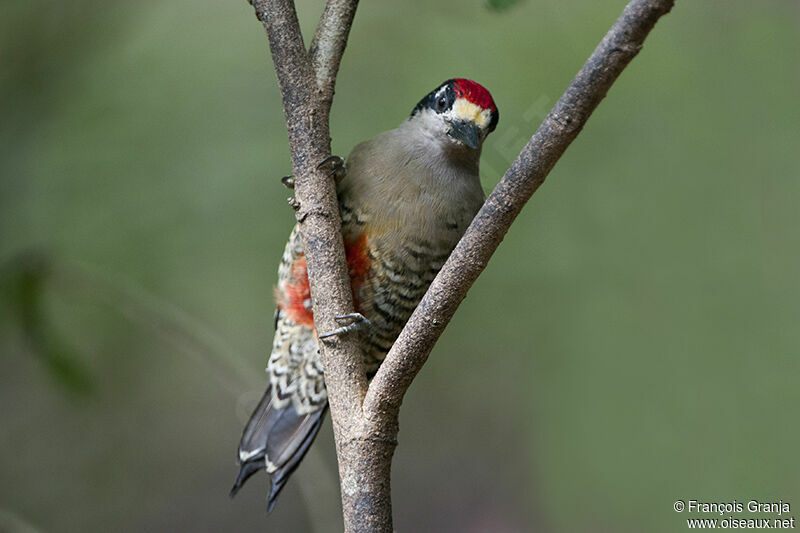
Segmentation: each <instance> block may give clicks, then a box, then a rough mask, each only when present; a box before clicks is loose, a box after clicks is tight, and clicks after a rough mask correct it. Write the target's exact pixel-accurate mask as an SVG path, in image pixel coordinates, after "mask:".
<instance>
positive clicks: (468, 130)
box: [447, 120, 481, 150]
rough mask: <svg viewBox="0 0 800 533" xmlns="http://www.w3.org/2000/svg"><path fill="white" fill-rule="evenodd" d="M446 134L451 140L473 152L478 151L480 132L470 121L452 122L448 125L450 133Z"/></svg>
mask: <svg viewBox="0 0 800 533" xmlns="http://www.w3.org/2000/svg"><path fill="white" fill-rule="evenodd" d="M447 134H448V135H449V136H450V137H452V138H453V139H455V140H457V141H460V142H462V143H464V144H465V145H467V146H469V147H470V148H472V149H473V150H477V149H478V143H479V142H480V138H481V132H480V129H479V128H478V125H477V124H475V123H474V122H472V121H466V120H454V121H453V122H451V123H450V131H448V132H447Z"/></svg>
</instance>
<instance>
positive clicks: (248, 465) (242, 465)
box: [231, 386, 328, 512]
mask: <svg viewBox="0 0 800 533" xmlns="http://www.w3.org/2000/svg"><path fill="white" fill-rule="evenodd" d="M271 389H272V387H270V386H268V387H267V390H266V392H265V393H264V397H263V398H261V401H260V402H259V403H258V407H256V410H255V411H254V412H253V414H252V415H251V416H250V421H249V422H247V426H245V428H244V433H243V434H242V440H241V442H240V443H239V457H238V463H239V475H238V476H237V477H236V482H235V483H234V484H233V488H232V489H231V496H234V495H235V494H236V492H237V491H238V490H239V489H240V488H241V487H242V485H244V482H245V481H247V479H248V478H249V477H250V476H252V475H253V474H255V473H256V472H258V471H259V470H261V469H262V468H263V469H265V470H266V471H267V473H268V474H269V478H270V488H269V495H268V496H267V512H271V511H272V508H273V507H275V501H276V500H277V498H278V494H279V493H280V491H281V489H282V488H283V486H284V485H285V484H286V481H287V480H288V479H289V476H290V475H291V473H292V472H294V469H295V468H297V465H299V464H300V461H301V460H302V459H303V457H304V456H305V454H306V452H307V451H308V448H309V447H310V446H311V443H312V442H314V437H316V436H317V433H318V432H319V428H320V426H321V425H322V421H323V420H324V419H325V413H326V412H327V410H328V404H327V402H326V403H325V405H324V406H322V407H320V409H318V410H316V411H314V412H311V413H306V414H298V413H297V411H296V410H295V408H294V406H293V405H292V404H291V403H289V405H286V406H285V407H280V408H278V407H275V406H274V405H273V402H272V390H271Z"/></svg>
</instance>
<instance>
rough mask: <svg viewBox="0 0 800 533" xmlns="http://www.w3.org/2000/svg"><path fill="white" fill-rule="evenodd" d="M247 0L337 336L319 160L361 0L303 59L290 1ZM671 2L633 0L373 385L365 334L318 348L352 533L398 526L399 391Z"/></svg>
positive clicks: (318, 285)
mask: <svg viewBox="0 0 800 533" xmlns="http://www.w3.org/2000/svg"><path fill="white" fill-rule="evenodd" d="M251 1H252V3H253V6H254V7H255V9H256V14H257V16H258V18H259V20H261V21H262V23H263V24H264V27H265V28H266V30H267V34H268V36H269V42H270V49H271V51H272V56H273V60H274V62H275V68H276V72H277V75H278V83H279V85H280V89H281V95H282V97H283V105H284V112H285V115H286V122H287V126H288V130H289V144H290V148H291V154H292V166H293V168H294V173H295V194H296V197H297V200H299V202H300V207H299V210H298V212H297V220H298V222H299V224H300V229H301V233H302V238H303V244H304V250H305V256H306V263H307V268H308V275H309V280H310V283H311V297H312V300H313V302H314V322H315V326H316V328H317V331H330V330H333V329H335V328H336V327H337V325H336V323H335V321H334V317H335V316H337V315H342V314H346V313H350V312H352V311H353V303H352V297H351V292H350V286H349V279H348V273H347V265H346V263H345V258H344V249H343V246H342V238H341V234H340V226H341V220H340V218H339V212H338V206H337V200H336V193H335V187H334V183H333V180H332V179H330V178H329V177H328V176H327V173H326V172H324V171H321V170H320V169H319V168H318V167H317V164H318V163H319V162H320V161H322V159H324V158H325V157H326V156H327V155H329V153H330V136H329V112H330V105H331V102H332V100H333V93H334V84H335V80H336V73H337V71H338V68H339V63H340V61H341V57H342V53H343V51H344V48H345V44H346V41H347V36H348V34H349V31H350V26H351V23H352V20H353V16H354V14H355V10H356V6H357V4H358V2H357V0H349V1H348V0H328V2H327V4H326V6H325V10H324V12H323V14H322V17H321V19H320V22H319V26H318V28H317V31H316V33H315V35H314V39H313V40H312V44H311V49H310V51H309V52H308V53H306V51H305V48H304V45H303V39H302V36H301V34H300V27H299V24H298V23H297V15H296V13H295V9H294V4H293V2H291V0H251ZM673 3H674V0H631V2H630V3H629V4H628V6H627V7H626V8H625V10H624V11H623V13H622V15H621V16H620V17H619V19H618V20H617V21H616V23H615V24H614V25H613V26H612V28H611V30H609V32H608V33H607V34H606V36H605V37H604V38H603V40H602V41H601V43H600V44H599V45H598V47H597V48H596V49H595V51H594V52H593V54H592V55H591V57H590V58H589V59H588V61H587V62H586V63H585V64H584V66H583V67H582V68H581V70H580V71H579V72H578V74H577V75H576V76H575V78H574V79H573V80H572V82H571V83H570V85H569V86H568V87H567V90H566V92H565V93H564V94H563V95H562V97H561V98H560V99H559V101H558V103H556V105H555V107H554V108H553V110H552V111H551V112H550V114H549V115H548V117H547V118H546V119H545V121H544V123H543V124H542V125H541V126H540V127H539V129H538V130H537V131H536V133H535V134H534V136H533V137H532V138H531V140H530V141H529V142H528V144H527V145H526V146H525V148H524V149H523V150H522V152H521V153H520V154H519V156H518V157H517V159H516V160H515V161H514V163H513V164H512V166H511V167H510V168H509V169H508V171H507V172H506V173H505V175H504V176H503V178H502V180H500V183H499V184H498V185H497V187H496V188H495V190H494V191H493V192H492V194H491V195H490V196H489V198H488V200H487V201H486V203H485V204H484V206H483V207H482V208H481V210H480V212H479V213H478V215H477V216H476V217H475V219H474V220H473V222H472V224H471V225H470V227H469V229H468V230H467V232H466V234H465V235H464V237H463V238H462V239H461V241H460V242H459V244H458V245H457V246H456V248H455V250H454V251H453V253H452V255H451V256H450V258H449V259H448V261H447V262H446V263H445V265H444V267H443V268H442V270H441V272H440V273H439V275H438V276H437V277H436V279H435V280H434V281H433V283H432V284H431V286H430V288H429V290H428V292H427V293H426V294H425V296H424V298H423V299H422V301H421V303H420V304H419V306H418V307H417V309H416V310H415V311H414V313H413V314H412V316H411V318H410V320H409V321H408V323H407V324H406V327H405V328H404V329H403V331H402V333H401V334H400V336H399V338H398V339H397V341H396V342H395V344H394V346H393V347H392V349H391V350H390V352H389V354H388V355H387V357H386V359H385V360H384V362H383V364H382V365H381V367H380V368H379V370H378V373H377V374H376V376H375V378H374V379H373V381H372V383H371V384H370V385H369V386H367V380H366V376H365V374H364V370H363V365H362V352H361V347H360V345H359V340H358V338H357V337H358V336H356V335H339V336H336V337H335V338H333V339H332V341H331V342H326V343H324V344H321V346H320V348H321V350H322V360H323V364H324V367H325V383H326V387H327V390H328V398H329V403H330V406H331V415H332V419H333V422H334V436H335V439H336V449H337V456H338V460H339V477H340V480H341V488H342V505H343V514H344V522H345V531H347V532H367V531H370V532H372V531H378V532H391V531H392V530H393V528H392V515H391V498H390V477H389V474H390V470H391V461H392V455H393V452H394V447H395V445H396V437H397V431H398V426H397V414H398V411H399V409H400V403H401V402H402V399H403V396H404V395H405V393H406V391H407V390H408V387H409V385H410V384H411V381H412V380H413V379H414V377H415V376H416V374H417V373H418V372H419V370H420V368H421V367H422V365H423V364H424V363H425V360H426V359H427V357H428V354H429V353H430V351H431V349H432V348H433V345H434V344H435V342H436V341H437V339H438V338H439V336H440V335H441V333H442V331H444V328H445V327H446V326H447V324H448V322H449V321H450V319H451V318H452V317H453V314H454V313H455V310H456V308H457V307H458V305H459V304H460V303H461V301H462V300H463V299H464V297H465V295H466V293H467V291H468V290H469V288H470V287H471V286H472V284H473V283H474V281H475V280H476V279H477V277H478V275H479V274H480V273H481V272H482V271H483V270H484V268H486V264H487V263H488V261H489V258H490V257H491V256H492V254H493V253H494V251H495V250H496V249H497V246H498V245H499V244H500V241H501V240H502V239H503V236H504V235H505V233H506V231H508V228H509V226H510V225H511V223H512V222H513V221H514V219H515V218H516V216H517V215H518V214H519V212H520V210H521V209H522V207H523V206H524V204H525V203H526V202H527V201H528V199H530V197H531V196H532V195H533V193H534V192H535V191H536V190H537V189H538V187H539V186H540V185H541V184H542V183H543V182H544V180H545V177H546V176H547V174H548V173H549V172H550V170H551V169H552V168H553V166H554V165H555V163H556V161H558V159H559V158H560V157H561V155H562V154H563V153H564V151H565V150H566V148H567V146H569V144H570V143H571V142H572V140H573V139H574V138H575V137H576V136H577V135H578V133H579V132H580V130H581V129H582V128H583V126H584V124H585V123H586V121H587V120H588V118H589V116H590V115H591V113H592V111H593V110H594V109H595V108H596V107H597V105H598V104H599V103H600V101H601V100H602V99H603V97H604V96H605V94H606V92H607V91H608V90H609V88H610V87H611V85H612V84H613V83H614V81H615V80H616V79H617V77H618V76H619V74H620V73H621V72H622V70H623V69H624V68H625V66H626V65H627V64H628V63H629V62H630V61H631V59H633V57H634V56H635V55H636V54H637V53H638V52H639V50H640V49H641V47H642V43H643V41H644V39H645V37H646V36H647V34H648V33H649V32H650V30H651V29H652V28H653V26H654V25H655V23H656V21H657V20H658V19H659V18H660V17H661V16H662V15H664V14H666V13H668V12H669V10H670V9H671V8H672V5H673Z"/></svg>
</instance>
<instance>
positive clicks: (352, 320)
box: [319, 313, 372, 339]
mask: <svg viewBox="0 0 800 533" xmlns="http://www.w3.org/2000/svg"><path fill="white" fill-rule="evenodd" d="M334 320H336V322H337V323H339V324H342V323H344V324H345V325H343V326H342V327H340V328H336V329H335V330H333V331H330V332H328V333H324V334H322V335H320V336H319V338H320V339H327V338H330V337H333V336H334V335H343V334H345V333H350V332H351V331H355V330H361V329H364V328H368V327H371V326H372V322H370V321H369V320H368V319H367V317H365V316H364V315H362V314H361V313H349V314H347V315H341V316H337V317H335V318H334ZM348 322H349V324H348Z"/></svg>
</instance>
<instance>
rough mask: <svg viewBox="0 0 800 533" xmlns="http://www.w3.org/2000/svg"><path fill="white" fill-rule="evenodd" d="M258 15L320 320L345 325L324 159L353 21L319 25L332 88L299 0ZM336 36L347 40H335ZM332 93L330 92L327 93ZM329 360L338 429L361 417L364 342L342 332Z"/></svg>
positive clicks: (261, 5)
mask: <svg viewBox="0 0 800 533" xmlns="http://www.w3.org/2000/svg"><path fill="white" fill-rule="evenodd" d="M329 4H332V5H329V6H327V7H326V9H325V13H324V14H323V17H322V21H321V22H322V23H323V24H324V25H325V27H330V26H332V25H333V24H334V22H335V21H337V20H338V21H340V22H347V23H350V22H352V18H353V14H354V12H355V2H350V3H348V2H342V1H341V0H331V2H329ZM350 4H352V7H351V9H350V10H349V11H347V13H349V15H348V16H337V14H338V13H339V12H340V10H341V9H343V8H342V6H345V5H350ZM253 7H254V8H255V10H256V15H257V16H258V18H259V20H261V22H262V23H263V25H264V27H265V29H266V30H267V36H268V38H269V44H270V50H271V52H272V58H273V61H274V63H275V71H276V74H277V77H278V85H279V86H280V90H281V96H282V97H283V109H284V114H285V117H286V124H287V128H288V133H289V147H290V150H291V157H292V168H293V170H294V176H295V178H294V182H295V188H294V190H295V196H296V198H297V200H298V202H299V204H300V205H299V208H298V210H297V213H296V217H297V221H298V223H299V226H300V232H301V235H302V239H303V248H304V251H305V257H306V265H307V268H308V278H309V282H310V285H311V299H312V301H313V302H314V324H315V327H316V328H317V331H331V330H334V329H336V328H337V327H338V325H337V323H336V322H335V320H334V317H336V316H339V315H344V314H347V313H352V312H353V301H352V294H351V291H350V279H349V276H348V272H347V264H346V262H345V256H344V246H343V243H342V236H341V220H340V218H339V206H338V202H337V199H336V189H335V185H334V181H333V179H332V178H331V177H330V176H329V175H328V170H327V169H322V168H319V167H318V165H319V163H320V162H321V161H323V160H324V159H325V158H326V157H327V156H328V155H330V133H329V132H330V126H329V112H330V101H331V99H332V98H333V81H334V80H335V78H336V72H337V69H338V66H339V62H340V61H341V54H342V52H343V51H344V46H345V42H344V41H343V40H342V39H344V38H345V37H346V36H347V34H348V32H349V26H348V27H347V28H343V29H340V30H339V31H332V30H330V29H329V30H327V31H324V32H322V31H318V32H317V33H318V36H317V37H316V38H315V42H316V43H317V44H316V46H317V48H318V49H319V50H325V51H326V53H325V54H324V55H323V54H322V53H321V52H318V53H317V54H316V55H317V56H318V57H319V59H318V60H317V63H318V64H319V65H325V72H326V73H327V74H326V76H327V77H326V81H325V84H324V87H322V88H320V86H319V85H318V84H317V79H318V75H317V73H316V72H315V71H314V67H313V65H312V60H311V55H310V54H309V53H307V52H306V50H305V46H304V45H303V37H302V35H301V33H300V25H299V23H298V21H297V13H296V11H295V8H294V2H292V1H291V0H254V2H253ZM330 39H339V40H342V41H341V42H338V43H337V44H330V43H328V41H329V40H330ZM325 94H328V95H329V97H327V98H326V97H323V96H324V95H325ZM320 348H321V351H322V360H323V364H324V365H325V378H326V379H325V380H326V384H327V387H328V396H329V401H330V405H331V415H332V418H333V420H334V430H337V428H339V427H341V426H342V425H343V424H347V423H348V421H349V420H352V419H354V417H356V418H357V416H359V415H360V413H361V401H362V400H363V397H364V394H365V392H366V388H367V381H366V377H365V376H364V372H363V371H362V368H361V360H362V356H361V347H360V346H359V343H358V339H357V338H356V336H352V335H343V336H338V337H336V338H335V339H333V340H332V341H331V342H326V343H325V344H324V345H321V346H320Z"/></svg>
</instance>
